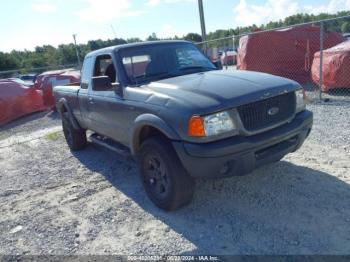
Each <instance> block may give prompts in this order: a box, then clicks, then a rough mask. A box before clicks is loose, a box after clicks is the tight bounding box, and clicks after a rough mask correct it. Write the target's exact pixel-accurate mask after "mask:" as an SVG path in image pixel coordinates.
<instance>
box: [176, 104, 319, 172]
mask: <svg viewBox="0 0 350 262" xmlns="http://www.w3.org/2000/svg"><path fill="white" fill-rule="evenodd" d="M312 121H313V115H312V112H310V111H304V112H302V113H299V114H297V115H296V116H295V118H294V119H293V121H292V122H290V123H288V124H285V125H283V126H280V127H277V128H275V129H272V130H270V131H267V132H264V133H261V134H258V135H254V136H248V137H244V136H236V137H231V138H228V139H224V140H220V141H216V142H212V143H206V144H199V143H198V144H195V143H184V142H176V141H174V142H173V146H174V148H175V150H176V152H177V154H178V156H179V158H180V160H181V162H182V164H183V165H184V167H185V169H186V170H187V171H188V173H189V174H190V175H191V176H193V177H202V178H219V177H228V176H240V175H245V174H247V173H250V172H251V171H253V170H254V169H255V168H257V167H259V166H262V165H265V164H268V163H272V162H275V161H278V160H279V159H281V158H282V157H283V156H285V155H286V154H288V153H290V152H294V151H295V150H297V149H298V148H299V147H300V146H301V145H302V144H303V142H304V140H305V139H306V137H307V136H308V135H309V133H310V131H311V127H312Z"/></svg>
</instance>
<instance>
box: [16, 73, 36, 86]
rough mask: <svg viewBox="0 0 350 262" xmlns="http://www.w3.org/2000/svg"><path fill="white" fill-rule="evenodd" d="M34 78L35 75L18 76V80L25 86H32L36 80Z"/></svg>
mask: <svg viewBox="0 0 350 262" xmlns="http://www.w3.org/2000/svg"><path fill="white" fill-rule="evenodd" d="M36 77H37V74H26V75H20V76H19V77H18V78H19V79H21V80H22V81H23V82H24V83H25V85H27V86H33V85H34V82H35V80H36Z"/></svg>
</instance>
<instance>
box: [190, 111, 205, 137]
mask: <svg viewBox="0 0 350 262" xmlns="http://www.w3.org/2000/svg"><path fill="white" fill-rule="evenodd" d="M188 135H189V136H195V137H203V136H205V129H204V121H203V118H202V117H200V116H192V117H191V119H190V121H189V123H188Z"/></svg>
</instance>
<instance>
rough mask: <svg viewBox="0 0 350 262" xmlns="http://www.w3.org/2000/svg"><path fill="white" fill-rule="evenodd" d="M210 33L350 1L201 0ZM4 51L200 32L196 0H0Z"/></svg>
mask: <svg viewBox="0 0 350 262" xmlns="http://www.w3.org/2000/svg"><path fill="white" fill-rule="evenodd" d="M203 5H204V13H205V22H206V28H207V32H210V31H215V30H217V29H228V28H235V27H236V26H247V25H251V24H257V25H260V24H262V23H267V22H269V21H276V20H279V19H283V18H285V17H287V16H290V15H293V14H296V13H300V12H303V13H310V14H311V13H314V14H318V13H320V12H328V13H335V12H338V11H345V10H350V0H265V1H264V0H203ZM0 6H1V15H0V35H1V38H0V51H3V52H10V51H11V50H13V49H16V50H24V49H27V50H33V49H34V48H35V46H41V45H45V44H50V45H53V46H57V45H59V44H68V43H72V41H73V38H72V35H73V34H77V41H78V43H86V42H87V41H88V40H94V39H108V38H109V39H111V38H115V37H119V38H125V39H126V38H130V37H139V38H141V39H145V38H146V37H147V36H149V35H150V34H151V33H152V32H155V33H156V34H157V36H158V37H170V36H174V35H178V36H182V35H185V34H187V33H189V32H196V33H200V23H199V15H198V3H197V0H11V1H2V3H1V4H0Z"/></svg>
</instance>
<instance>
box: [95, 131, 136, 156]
mask: <svg viewBox="0 0 350 262" xmlns="http://www.w3.org/2000/svg"><path fill="white" fill-rule="evenodd" d="M89 138H90V140H91V142H92V143H94V144H97V145H99V146H103V147H105V148H108V149H109V150H112V151H114V152H116V153H117V154H119V155H122V156H124V157H127V156H130V155H131V153H130V150H129V149H128V148H127V147H125V146H123V145H121V144H119V143H117V142H115V141H113V140H112V139H110V138H107V137H104V136H101V135H99V134H96V133H93V134H92V135H90V137H89Z"/></svg>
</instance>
